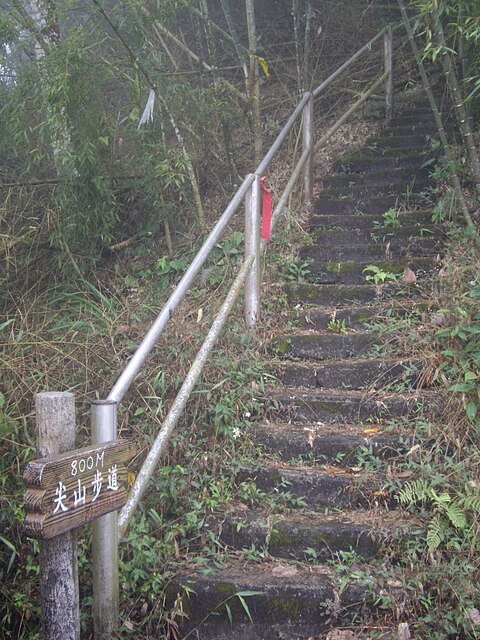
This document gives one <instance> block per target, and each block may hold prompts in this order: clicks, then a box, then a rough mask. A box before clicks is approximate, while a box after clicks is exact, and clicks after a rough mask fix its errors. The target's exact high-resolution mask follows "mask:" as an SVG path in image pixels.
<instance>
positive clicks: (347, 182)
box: [320, 167, 430, 192]
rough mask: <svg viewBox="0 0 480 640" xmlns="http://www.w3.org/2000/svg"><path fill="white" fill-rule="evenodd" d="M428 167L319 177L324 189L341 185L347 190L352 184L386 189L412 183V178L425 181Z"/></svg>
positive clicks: (428, 170)
mask: <svg viewBox="0 0 480 640" xmlns="http://www.w3.org/2000/svg"><path fill="white" fill-rule="evenodd" d="M429 172H430V169H429V167H425V168H423V169H422V168H417V169H416V170H414V169H412V168H411V167H398V168H397V169H395V170H394V171H391V170H382V171H367V172H362V173H338V174H336V175H334V176H328V177H326V178H321V180H320V181H321V182H322V183H323V187H324V189H330V188H335V187H337V188H338V187H342V188H344V189H345V190H346V191H347V192H349V189H350V187H352V186H357V187H359V186H372V187H379V188H382V189H383V191H386V189H388V188H389V187H392V188H395V187H397V186H398V185H405V184H412V182H413V181H414V180H423V181H425V180H426V179H427V178H428V176H429Z"/></svg>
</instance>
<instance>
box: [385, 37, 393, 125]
mask: <svg viewBox="0 0 480 640" xmlns="http://www.w3.org/2000/svg"><path fill="white" fill-rule="evenodd" d="M383 55H384V70H385V72H386V73H388V76H387V79H386V80H385V112H386V117H387V122H388V121H389V120H390V118H391V117H392V115H393V61H392V56H393V33H392V27H388V29H386V30H385V34H384V36H383Z"/></svg>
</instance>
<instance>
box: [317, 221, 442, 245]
mask: <svg viewBox="0 0 480 640" xmlns="http://www.w3.org/2000/svg"><path fill="white" fill-rule="evenodd" d="M411 238H414V239H417V238H418V239H421V238H437V239H440V240H445V233H444V231H443V230H442V228H441V227H439V226H434V225H433V224H432V223H431V222H430V223H427V224H425V225H422V224H415V225H404V226H401V227H400V228H399V229H394V228H392V227H385V226H383V227H380V226H378V227H375V228H373V229H348V230H347V231H344V230H342V229H340V230H339V229H335V228H333V229H328V230H322V231H317V232H315V233H314V236H313V243H314V244H315V246H317V247H324V246H327V247H331V246H332V245H335V246H338V245H341V246H348V245H350V246H355V247H361V246H367V247H368V246H370V245H371V244H372V243H377V242H383V243H385V242H390V241H395V242H405V241H410V239H411Z"/></svg>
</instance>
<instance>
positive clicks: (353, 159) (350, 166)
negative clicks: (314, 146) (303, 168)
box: [333, 149, 434, 174]
mask: <svg viewBox="0 0 480 640" xmlns="http://www.w3.org/2000/svg"><path fill="white" fill-rule="evenodd" d="M383 151H384V150H382V153H378V152H374V151H372V150H368V149H363V150H361V151H357V152H355V153H351V154H348V155H345V156H343V157H342V158H340V160H337V161H336V162H335V163H334V165H333V168H334V170H335V171H338V172H342V173H347V174H354V173H359V172H362V173H363V172H376V171H378V170H379V168H380V169H390V170H395V169H397V168H398V169H404V168H405V169H406V168H410V169H412V170H414V171H415V170H416V169H420V168H421V167H422V165H423V164H424V163H425V161H426V160H427V158H428V159H430V158H431V157H434V156H432V154H431V153H430V154H428V155H427V153H426V152H420V153H419V152H418V151H415V152H411V153H405V152H403V153H398V154H391V155H388V156H386V155H385V154H384V153H383Z"/></svg>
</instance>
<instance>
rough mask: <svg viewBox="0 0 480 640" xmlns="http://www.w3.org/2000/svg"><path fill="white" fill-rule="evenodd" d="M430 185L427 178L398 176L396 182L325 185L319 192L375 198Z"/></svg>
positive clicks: (421, 188)
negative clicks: (408, 178) (409, 178)
mask: <svg viewBox="0 0 480 640" xmlns="http://www.w3.org/2000/svg"><path fill="white" fill-rule="evenodd" d="M430 187H431V181H430V180H429V179H428V178H425V177H423V178H415V177H414V176H412V179H411V180H407V179H406V178H400V179H399V180H398V181H397V182H390V183H388V184H383V185H382V184H379V185H377V184H354V185H349V186H339V187H327V188H324V189H323V190H322V191H321V192H320V197H321V198H340V199H347V198H349V199H353V198H359V197H369V198H377V197H380V196H384V195H392V194H400V195H408V194H411V193H420V192H424V191H426V190H427V189H429V188H430Z"/></svg>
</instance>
